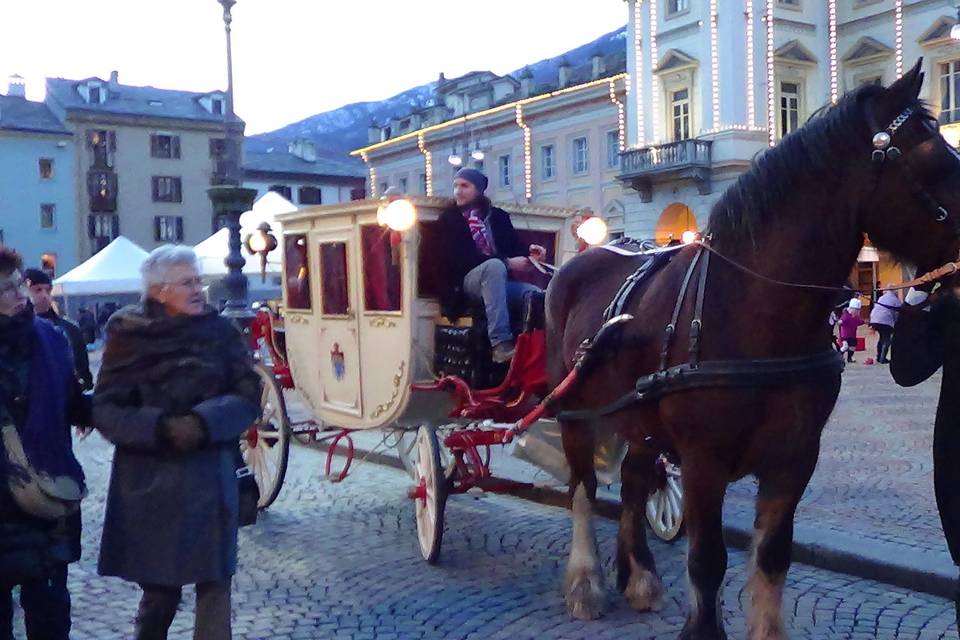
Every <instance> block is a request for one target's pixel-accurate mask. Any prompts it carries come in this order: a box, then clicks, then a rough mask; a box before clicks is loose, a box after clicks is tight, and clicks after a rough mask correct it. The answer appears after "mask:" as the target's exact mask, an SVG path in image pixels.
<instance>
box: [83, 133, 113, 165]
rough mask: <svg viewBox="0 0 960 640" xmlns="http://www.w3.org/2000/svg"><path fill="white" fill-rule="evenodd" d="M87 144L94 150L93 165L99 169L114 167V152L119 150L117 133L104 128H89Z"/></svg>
mask: <svg viewBox="0 0 960 640" xmlns="http://www.w3.org/2000/svg"><path fill="white" fill-rule="evenodd" d="M87 146H88V147H90V149H91V150H92V151H93V165H94V167H95V168H98V169H109V168H111V167H113V154H114V152H115V151H116V150H117V134H116V133H115V132H113V131H104V130H102V129H88V130H87Z"/></svg>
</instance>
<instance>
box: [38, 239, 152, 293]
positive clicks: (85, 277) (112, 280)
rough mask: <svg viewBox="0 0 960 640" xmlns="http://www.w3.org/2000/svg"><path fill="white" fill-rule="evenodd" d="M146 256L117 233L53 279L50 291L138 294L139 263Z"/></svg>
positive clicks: (139, 282)
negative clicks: (99, 248) (112, 239)
mask: <svg viewBox="0 0 960 640" xmlns="http://www.w3.org/2000/svg"><path fill="white" fill-rule="evenodd" d="M147 255H148V254H147V252H146V251H144V250H143V249H141V248H140V247H139V246H137V245H136V244H134V243H133V242H131V241H130V240H128V239H127V238H125V237H124V236H117V238H116V239H115V240H114V241H113V242H111V243H110V244H108V245H107V246H106V247H104V248H103V249H101V250H100V251H99V252H97V254H96V255H94V256H93V257H92V258H90V259H89V260H87V261H86V262H84V263H82V264H80V265H78V266H76V267H74V268H73V269H71V270H70V271H68V272H67V273H65V274H63V275H62V276H60V277H59V278H57V279H56V280H54V281H53V294H54V295H59V296H80V295H98V294H114V293H138V292H140V291H141V290H142V279H141V276H140V265H142V264H143V261H144V260H145V259H146V257H147Z"/></svg>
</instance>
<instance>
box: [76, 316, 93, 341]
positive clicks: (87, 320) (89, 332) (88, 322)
mask: <svg viewBox="0 0 960 640" xmlns="http://www.w3.org/2000/svg"><path fill="white" fill-rule="evenodd" d="M77 324H78V325H79V326H80V334H81V335H82V336H83V341H84V342H85V343H86V344H93V343H94V342H95V341H96V340H97V319H96V318H94V317H93V312H92V311H90V309H87V308H86V307H80V311H79V313H78V314H77Z"/></svg>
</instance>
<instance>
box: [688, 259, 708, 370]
mask: <svg viewBox="0 0 960 640" xmlns="http://www.w3.org/2000/svg"><path fill="white" fill-rule="evenodd" d="M709 270H710V252H709V251H708V252H706V253H705V254H704V256H703V262H702V263H701V265H700V279H699V282H697V302H696V306H695V307H694V311H693V320H691V321H690V366H691V367H692V368H694V369H696V368H698V367H699V366H700V333H701V331H702V329H703V300H704V298H705V297H706V292H707V273H708V272H709Z"/></svg>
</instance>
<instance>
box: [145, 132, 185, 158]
mask: <svg viewBox="0 0 960 640" xmlns="http://www.w3.org/2000/svg"><path fill="white" fill-rule="evenodd" d="M150 157H151V158H172V159H178V158H179V157H180V136H172V135H167V134H164V133H154V134H151V135H150Z"/></svg>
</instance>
